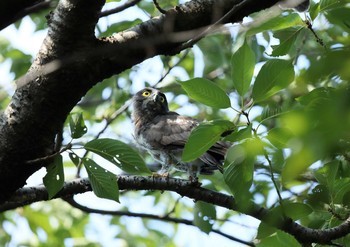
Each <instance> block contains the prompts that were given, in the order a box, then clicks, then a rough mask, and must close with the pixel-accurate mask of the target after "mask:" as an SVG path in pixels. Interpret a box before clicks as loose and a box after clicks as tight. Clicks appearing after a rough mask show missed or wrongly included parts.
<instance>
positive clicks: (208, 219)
mask: <svg viewBox="0 0 350 247" xmlns="http://www.w3.org/2000/svg"><path fill="white" fill-rule="evenodd" d="M193 214H194V218H193V224H194V225H195V226H197V227H198V228H199V229H200V230H201V231H203V232H205V233H209V232H210V231H211V229H212V227H213V224H214V220H215V219H216V210H215V207H214V205H212V204H209V203H206V202H201V201H198V202H196V204H195V206H194V211H193Z"/></svg>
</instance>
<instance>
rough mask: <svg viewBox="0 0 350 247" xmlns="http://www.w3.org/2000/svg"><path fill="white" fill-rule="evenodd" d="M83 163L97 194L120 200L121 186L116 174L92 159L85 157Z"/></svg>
mask: <svg viewBox="0 0 350 247" xmlns="http://www.w3.org/2000/svg"><path fill="white" fill-rule="evenodd" d="M83 164H84V167H85V169H86V171H87V174H88V177H89V180H90V184H91V187H92V190H93V191H94V193H95V195H96V196H98V197H101V198H106V199H111V200H114V201H116V202H119V187H118V182H117V177H116V175H115V174H113V173H111V172H109V171H107V170H106V169H104V168H102V167H101V166H99V165H97V164H96V162H95V161H93V160H91V159H83Z"/></svg>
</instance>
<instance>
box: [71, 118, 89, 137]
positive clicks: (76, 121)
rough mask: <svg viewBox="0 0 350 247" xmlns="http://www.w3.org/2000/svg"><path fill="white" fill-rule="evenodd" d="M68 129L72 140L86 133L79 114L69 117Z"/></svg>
mask: <svg viewBox="0 0 350 247" xmlns="http://www.w3.org/2000/svg"><path fill="white" fill-rule="evenodd" d="M69 127H70V132H71V137H72V138H73V139H77V138H80V137H82V136H83V135H84V134H85V133H86V132H87V128H86V126H85V123H84V119H83V114H82V113H81V112H80V113H76V114H72V115H70V116H69Z"/></svg>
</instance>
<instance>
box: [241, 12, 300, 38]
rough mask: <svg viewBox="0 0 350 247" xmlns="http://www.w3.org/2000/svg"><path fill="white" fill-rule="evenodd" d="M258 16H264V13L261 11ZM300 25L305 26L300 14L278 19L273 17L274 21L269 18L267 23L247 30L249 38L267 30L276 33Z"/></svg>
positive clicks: (279, 16)
mask: <svg viewBox="0 0 350 247" xmlns="http://www.w3.org/2000/svg"><path fill="white" fill-rule="evenodd" d="M258 14H259V15H263V14H264V11H261V12H260V13H258ZM265 14H266V13H265ZM260 22H261V21H260ZM298 25H304V23H303V20H302V19H301V18H300V16H299V14H297V13H292V14H289V15H287V16H284V15H278V16H276V17H273V18H272V19H270V18H269V19H268V20H267V21H266V22H263V23H261V24H260V25H252V26H251V27H250V28H249V29H248V30H247V36H252V35H255V34H257V33H261V32H265V31H267V30H269V31H276V30H281V29H286V28H288V27H295V26H298Z"/></svg>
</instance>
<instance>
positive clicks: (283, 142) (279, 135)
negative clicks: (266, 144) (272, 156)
mask: <svg viewBox="0 0 350 247" xmlns="http://www.w3.org/2000/svg"><path fill="white" fill-rule="evenodd" d="M292 137H293V134H292V132H291V131H290V130H289V129H287V128H273V129H271V130H270V131H269V132H268V133H267V139H268V140H269V141H270V142H271V143H272V145H274V146H275V147H277V148H286V147H287V146H288V142H289V140H290V139H291V138H292Z"/></svg>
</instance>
